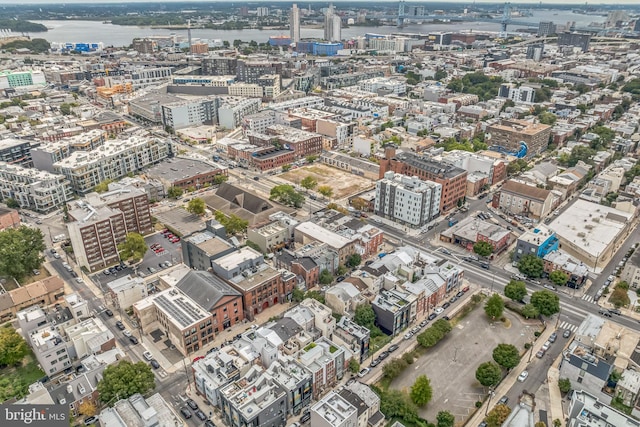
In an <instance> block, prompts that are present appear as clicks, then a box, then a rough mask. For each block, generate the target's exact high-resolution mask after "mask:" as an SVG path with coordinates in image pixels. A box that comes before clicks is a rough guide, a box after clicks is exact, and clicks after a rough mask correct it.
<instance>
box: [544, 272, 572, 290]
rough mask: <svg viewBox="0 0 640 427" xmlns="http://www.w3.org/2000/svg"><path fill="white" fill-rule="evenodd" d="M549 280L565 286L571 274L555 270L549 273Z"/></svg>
mask: <svg viewBox="0 0 640 427" xmlns="http://www.w3.org/2000/svg"><path fill="white" fill-rule="evenodd" d="M549 280H551V281H552V282H553V283H555V284H556V285H557V286H564V285H566V284H567V282H568V281H569V276H568V275H567V273H565V272H564V271H561V270H554V271H552V272H551V273H550V274H549Z"/></svg>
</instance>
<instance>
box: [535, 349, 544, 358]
mask: <svg viewBox="0 0 640 427" xmlns="http://www.w3.org/2000/svg"><path fill="white" fill-rule="evenodd" d="M544 353H545V351H544V350H538V352H537V353H536V357H537V358H538V359H542V358H543V357H544Z"/></svg>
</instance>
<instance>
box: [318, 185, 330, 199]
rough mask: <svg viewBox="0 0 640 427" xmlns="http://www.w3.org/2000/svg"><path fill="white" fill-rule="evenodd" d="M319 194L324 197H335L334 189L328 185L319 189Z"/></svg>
mask: <svg viewBox="0 0 640 427" xmlns="http://www.w3.org/2000/svg"><path fill="white" fill-rule="evenodd" d="M318 193H320V194H322V196H324V197H331V196H332V195H333V188H331V187H330V186H328V185H321V186H320V187H318Z"/></svg>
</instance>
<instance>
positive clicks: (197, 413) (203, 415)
mask: <svg viewBox="0 0 640 427" xmlns="http://www.w3.org/2000/svg"><path fill="white" fill-rule="evenodd" d="M196 417H198V418H200V421H204V420H206V419H207V415H206V414H205V413H204V412H202V411H201V410H200V409H198V410H197V411H196Z"/></svg>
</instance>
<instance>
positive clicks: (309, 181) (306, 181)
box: [300, 175, 318, 190]
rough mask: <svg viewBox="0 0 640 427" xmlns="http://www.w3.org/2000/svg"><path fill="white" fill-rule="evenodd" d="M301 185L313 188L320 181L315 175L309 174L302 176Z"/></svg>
mask: <svg viewBox="0 0 640 427" xmlns="http://www.w3.org/2000/svg"><path fill="white" fill-rule="evenodd" d="M300 185H301V186H302V187H303V188H305V189H307V190H311V189H313V188H315V187H316V186H317V185H318V181H316V179H315V178H314V177H313V176H311V175H307V176H306V177H304V178H302V181H300Z"/></svg>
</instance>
